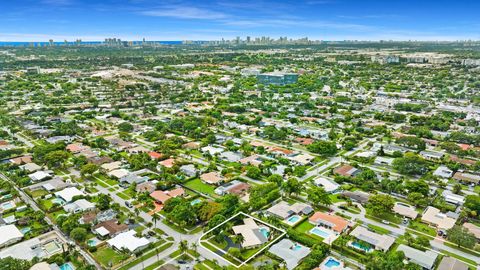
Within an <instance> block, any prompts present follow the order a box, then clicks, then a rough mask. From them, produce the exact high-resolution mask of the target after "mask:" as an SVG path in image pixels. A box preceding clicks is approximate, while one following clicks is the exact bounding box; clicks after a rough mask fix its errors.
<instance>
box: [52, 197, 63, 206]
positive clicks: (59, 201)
mask: <svg viewBox="0 0 480 270" xmlns="http://www.w3.org/2000/svg"><path fill="white" fill-rule="evenodd" d="M52 203H56V204H59V205H63V204H64V203H65V201H64V200H62V199H60V198H54V199H52Z"/></svg>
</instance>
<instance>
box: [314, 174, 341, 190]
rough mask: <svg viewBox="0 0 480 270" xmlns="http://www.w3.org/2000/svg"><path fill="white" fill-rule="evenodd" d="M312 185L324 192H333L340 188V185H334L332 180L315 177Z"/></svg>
mask: <svg viewBox="0 0 480 270" xmlns="http://www.w3.org/2000/svg"><path fill="white" fill-rule="evenodd" d="M313 183H314V184H315V185H316V186H318V187H323V189H325V191H326V192H331V193H332V192H335V191H337V190H338V189H339V188H340V185H339V184H337V183H335V182H334V181H333V180H329V179H327V178H324V177H317V178H315V179H313Z"/></svg>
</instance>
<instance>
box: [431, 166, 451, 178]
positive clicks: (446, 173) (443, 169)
mask: <svg viewBox="0 0 480 270" xmlns="http://www.w3.org/2000/svg"><path fill="white" fill-rule="evenodd" d="M452 174H453V171H452V170H450V169H449V168H448V167H447V166H445V165H440V166H438V168H437V169H436V170H435V171H434V172H433V175H434V176H438V177H441V178H450V177H452Z"/></svg>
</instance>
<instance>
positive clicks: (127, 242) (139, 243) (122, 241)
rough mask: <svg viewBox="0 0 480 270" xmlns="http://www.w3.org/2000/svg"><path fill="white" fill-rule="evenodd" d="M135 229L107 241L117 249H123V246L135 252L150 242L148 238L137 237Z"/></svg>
mask: <svg viewBox="0 0 480 270" xmlns="http://www.w3.org/2000/svg"><path fill="white" fill-rule="evenodd" d="M136 233H137V232H135V231H134V230H130V231H127V232H124V233H121V234H118V235H117V236H115V237H114V238H112V239H110V240H108V241H107V243H108V244H109V245H110V246H111V247H113V248H115V249H117V250H122V249H123V248H125V249H127V250H128V251H130V252H132V253H134V252H136V251H139V250H142V249H144V248H146V247H147V246H148V244H150V242H149V241H148V239H146V238H144V237H141V238H139V237H136V236H135V234H136Z"/></svg>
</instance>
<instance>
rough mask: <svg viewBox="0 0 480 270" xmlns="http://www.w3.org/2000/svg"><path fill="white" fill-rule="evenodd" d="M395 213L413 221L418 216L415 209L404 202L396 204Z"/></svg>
mask: <svg viewBox="0 0 480 270" xmlns="http://www.w3.org/2000/svg"><path fill="white" fill-rule="evenodd" d="M393 212H395V213H397V214H399V215H400V216H403V217H407V218H409V219H412V220H414V219H416V218H417V216H418V212H417V211H416V210H415V207H413V206H411V205H408V204H406V203H403V202H395V205H394V206H393Z"/></svg>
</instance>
